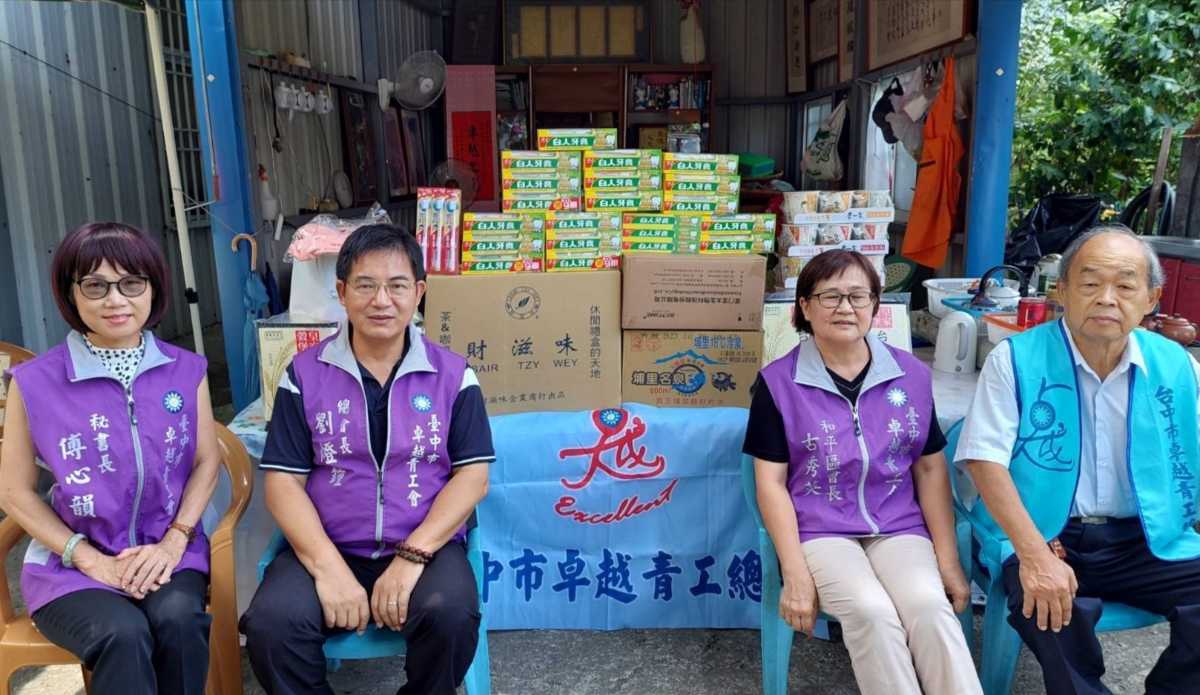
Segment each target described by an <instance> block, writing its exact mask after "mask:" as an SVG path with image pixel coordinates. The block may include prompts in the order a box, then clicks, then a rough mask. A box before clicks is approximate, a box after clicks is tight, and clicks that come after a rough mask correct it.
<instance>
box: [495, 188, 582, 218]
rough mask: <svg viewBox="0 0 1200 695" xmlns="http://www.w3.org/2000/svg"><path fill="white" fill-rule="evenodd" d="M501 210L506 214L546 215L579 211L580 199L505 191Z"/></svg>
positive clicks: (568, 196)
mask: <svg viewBox="0 0 1200 695" xmlns="http://www.w3.org/2000/svg"><path fill="white" fill-rule="evenodd" d="M500 207H501V208H503V209H504V211H505V212H530V213H545V212H550V211H553V210H563V211H572V210H579V208H580V198H579V196H576V195H559V194H557V193H516V192H514V191H504V192H503V194H502V200H501V205H500Z"/></svg>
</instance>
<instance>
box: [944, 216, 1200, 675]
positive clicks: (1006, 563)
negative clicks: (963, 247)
mask: <svg viewBox="0 0 1200 695" xmlns="http://www.w3.org/2000/svg"><path fill="white" fill-rule="evenodd" d="M1162 286H1163V271H1162V266H1161V265H1160V264H1159V262H1158V258H1157V256H1156V255H1155V254H1154V251H1153V250H1152V249H1151V248H1150V247H1149V246H1148V245H1147V244H1146V243H1145V242H1144V241H1143V240H1141V239H1140V238H1138V237H1137V236H1135V235H1134V234H1133V233H1132V232H1130V231H1129V230H1128V229H1127V228H1125V227H1123V226H1119V225H1117V226H1102V227H1098V228H1095V229H1093V230H1091V231H1089V232H1087V233H1085V234H1083V235H1081V236H1080V237H1079V238H1078V239H1077V240H1076V241H1075V242H1073V243H1072V244H1071V246H1070V247H1069V248H1068V249H1067V251H1066V252H1065V253H1064V254H1063V261H1062V274H1061V279H1060V281H1059V295H1060V297H1061V301H1062V302H1063V306H1064V307H1065V309H1066V314H1065V316H1064V317H1063V319H1062V320H1061V321H1055V322H1052V323H1047V324H1044V325H1041V326H1038V327H1037V328H1034V329H1031V330H1028V331H1025V332H1024V333H1020V334H1018V335H1016V336H1014V337H1012V338H1011V339H1009V340H1007V341H1005V342H1003V343H1001V344H999V345H997V346H996V349H995V350H993V351H992V353H991V354H990V355H989V356H988V359H987V363H986V364H985V365H984V368H983V370H982V373H981V374H980V379H979V385H978V387H977V390H976V393H975V400H974V402H973V403H972V406H971V410H970V412H969V413H968V415H967V421H966V425H965V427H964V429H963V432H962V436H961V438H960V440H959V441H960V444H959V447H958V451H957V452H956V455H955V460H956V463H957V464H958V465H959V466H962V467H965V469H966V471H967V472H968V473H969V474H970V476H971V479H972V480H973V481H974V483H975V485H976V487H977V488H978V489H979V493H980V495H981V496H982V498H983V502H984V504H985V506H986V510H980V512H981V514H980V517H982V518H983V522H982V523H981V524H979V525H978V529H979V531H980V532H981V533H980V536H981V537H982V540H983V542H982V544H981V545H982V549H981V552H983V553H989V554H991V557H993V558H995V559H999V560H1003V568H1004V569H1003V580H1004V584H1005V587H1006V589H1007V591H1008V596H1009V602H1008V607H1009V623H1010V624H1011V625H1012V626H1013V627H1014V628H1015V629H1016V630H1017V632H1018V633H1020V635H1021V638H1022V639H1023V640H1024V641H1025V643H1026V644H1027V645H1028V646H1029V648H1030V649H1031V650H1032V651H1033V653H1034V654H1035V655H1036V656H1037V659H1038V661H1039V662H1040V663H1041V665H1042V674H1043V677H1044V679H1045V682H1046V691H1047V692H1048V693H1054V694H1055V695H1062V694H1066V693H1088V694H1091V693H1108V692H1110V691H1109V690H1108V688H1107V687H1105V685H1104V684H1103V683H1102V682H1101V680H1100V679H1101V676H1103V675H1104V657H1103V654H1102V653H1101V650H1100V643H1099V641H1097V639H1096V634H1095V626H1096V623H1097V621H1098V620H1099V619H1100V614H1101V611H1102V610H1103V602H1104V601H1116V602H1120V603H1125V604H1128V605H1132V606H1136V607H1138V608H1141V609H1144V610H1147V611H1150V612H1152V613H1157V614H1159V615H1163V616H1166V618H1167V619H1168V620H1169V621H1170V623H1171V642H1170V645H1169V646H1168V647H1167V649H1166V651H1164V652H1163V654H1162V655H1161V657H1160V658H1159V660H1158V663H1157V664H1156V665H1155V666H1154V668H1153V669H1152V670H1151V671H1150V674H1149V675H1148V676H1147V678H1146V692H1147V693H1160V694H1163V695H1165V694H1166V693H1172V694H1178V693H1197V692H1200V559H1197V558H1198V557H1200V534H1198V533H1197V529H1196V517H1197V494H1198V490H1197V480H1198V478H1197V475H1198V471H1197V437H1198V435H1197V417H1196V413H1197V402H1196V401H1197V386H1196V384H1197V371H1198V370H1200V365H1198V364H1197V363H1196V361H1195V360H1194V359H1192V358H1191V357H1190V356H1189V355H1188V354H1187V352H1186V351H1184V349H1183V348H1182V347H1180V346H1179V345H1178V344H1176V343H1174V342H1172V341H1170V340H1167V339H1166V338H1163V337H1161V336H1159V335H1157V334H1155V333H1151V332H1149V331H1145V330H1141V329H1138V328H1137V326H1138V323H1139V322H1140V321H1141V319H1142V317H1143V316H1145V315H1146V314H1148V313H1150V312H1151V311H1152V310H1153V309H1154V307H1155V305H1156V304H1157V303H1158V299H1159V297H1160V296H1161V294H1162Z"/></svg>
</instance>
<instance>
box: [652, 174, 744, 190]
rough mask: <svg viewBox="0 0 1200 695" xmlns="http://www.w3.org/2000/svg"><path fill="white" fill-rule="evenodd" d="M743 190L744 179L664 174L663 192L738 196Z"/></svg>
mask: <svg viewBox="0 0 1200 695" xmlns="http://www.w3.org/2000/svg"><path fill="white" fill-rule="evenodd" d="M741 188H742V177H740V176H724V175H721V174H713V175H696V174H680V173H675V172H667V173H666V174H663V190H664V191H674V192H676V193H700V194H711V193H724V194H737V193H738V192H739V191H741Z"/></svg>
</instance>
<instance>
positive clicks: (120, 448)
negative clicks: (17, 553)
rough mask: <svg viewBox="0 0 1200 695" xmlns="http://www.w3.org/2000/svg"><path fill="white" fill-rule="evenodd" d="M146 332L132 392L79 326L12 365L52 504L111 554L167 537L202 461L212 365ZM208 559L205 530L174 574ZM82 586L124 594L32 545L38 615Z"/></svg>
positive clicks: (24, 587) (32, 591) (29, 600)
mask: <svg viewBox="0 0 1200 695" xmlns="http://www.w3.org/2000/svg"><path fill="white" fill-rule="evenodd" d="M142 336H143V340H144V341H145V345H146V351H145V354H144V356H143V357H142V362H141V364H140V365H139V366H138V370H137V373H136V375H135V376H134V379H133V383H132V385H131V386H130V389H129V391H126V390H125V389H124V388H123V387H122V386H121V383H120V382H119V381H117V379H115V378H114V377H113V376H111V375H110V374H109V373H108V370H107V369H106V368H105V367H104V365H103V364H102V363H101V362H100V360H99V358H97V357H96V356H95V355H94V354H92V352H91V351H90V350H89V349H88V347H87V345H86V344H85V343H84V340H83V337H82V336H81V335H80V334H79V333H76V332H74V331H72V332H71V333H70V335H68V336H67V340H66V341H65V342H64V343H61V344H59V345H56V346H55V347H53V348H51V349H50V350H49V351H47V352H45V353H44V354H42V355H39V356H38V357H36V358H34V359H33V360H30V361H28V362H25V363H23V364H20V365H18V366H17V367H15V368H13V369H12V378H13V379H15V380H16V382H17V384H18V385H19V386H20V388H21V397H22V399H23V401H24V404H25V410H26V411H27V412H28V416H29V428H30V433H31V434H32V436H33V447H34V451H35V452H36V454H37V457H38V459H39V463H40V464H41V465H42V466H44V467H45V468H47V469H48V470H49V471H50V472H51V473H52V474H53V476H54V486H53V487H52V488H51V491H50V506H51V507H52V508H53V509H54V511H55V513H57V514H58V516H59V517H60V518H61V519H62V520H63V522H64V523H66V525H67V526H68V527H70V528H71V530H72V531H74V532H76V533H82V534H85V535H86V536H87V537H88V541H89V542H90V543H91V544H92V545H93V546H95V547H96V548H98V549H100V550H102V551H104V552H105V553H107V554H110V555H116V554H117V553H119V552H121V551H122V550H124V549H125V548H128V547H130V546H133V545H144V544H149V543H157V542H158V541H159V540H161V539H162V537H163V535H165V534H166V532H167V529H168V527H169V526H170V525H171V522H172V521H174V520H175V513H176V511H178V508H179V502H180V499H181V498H182V497H183V489H184V487H185V486H186V485H187V481H188V477H189V476H190V475H191V472H192V466H193V464H194V463H195V458H196V391H197V389H198V388H199V386H200V384H201V382H202V380H203V379H204V374H205V370H206V368H207V361H206V360H205V359H204V358H203V357H201V356H199V355H196V354H193V353H191V352H188V351H186V350H182V349H180V348H177V347H175V346H174V345H170V344H168V343H160V342H159V341H157V340H156V339H155V338H154V336H153V334H151V333H150V332H149V331H145V332H143V334H142ZM208 561H209V558H208V539H207V538H206V537H205V536H204V533H203V532H202V529H199V528H197V534H196V538H195V539H194V540H193V541H192V542H191V543H189V544H188V547H187V549H186V550H185V551H184V555H183V559H182V560H181V561H180V563H179V566H178V567H176V568H175V571H176V572H179V571H182V570H187V569H193V570H199V571H201V572H204V573H207V572H208ZM81 589H104V590H107V591H113V592H115V593H121V592H119V591H117V590H116V589H113V588H112V587H109V586H105V585H103V584H101V583H99V582H97V581H94V580H92V579H91V578H89V577H87V576H86V575H84V574H83V573H82V572H80V571H79V570H77V569H73V568H67V567H63V565H62V561H61V558H60V557H59V556H58V555H57V554H56V553H53V552H51V551H50V550H49V549H48V548H46V547H45V546H44V545H42V544H41V543H39V542H37V541H36V540H35V541H33V542H31V543H30V545H29V550H28V551H27V552H26V554H25V565H24V568H23V570H22V572H21V591H22V592H23V593H24V596H25V602H26V604H27V605H28V607H29V611H30V613H32V612H34V611H36V610H37V609H39V608H41V607H42V606H44V605H46V604H47V603H49V602H51V601H53V600H54V599H57V598H59V597H62V596H65V595H67V594H69V593H72V592H75V591H79V590H81Z"/></svg>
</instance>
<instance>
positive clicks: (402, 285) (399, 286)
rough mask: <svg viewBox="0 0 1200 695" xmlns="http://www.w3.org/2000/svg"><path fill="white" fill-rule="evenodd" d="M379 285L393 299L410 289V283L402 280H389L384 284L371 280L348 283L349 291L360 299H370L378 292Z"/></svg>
mask: <svg viewBox="0 0 1200 695" xmlns="http://www.w3.org/2000/svg"><path fill="white" fill-rule="evenodd" d="M380 287H386V288H387V293H388V295H389V296H390V297H392V298H393V299H395V298H399V297H403V296H405V295H407V294H408V293H409V292H410V291H412V284H411V283H409V282H407V281H404V280H397V281H395V282H389V283H387V284H386V285H380V284H379V283H378V282H374V281H373V280H359V281H357V282H355V283H354V284H352V285H350V291H351V292H353V293H354V295H355V296H356V297H358V298H360V299H371V298H372V297H374V296H375V295H377V294H379V288H380Z"/></svg>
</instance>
